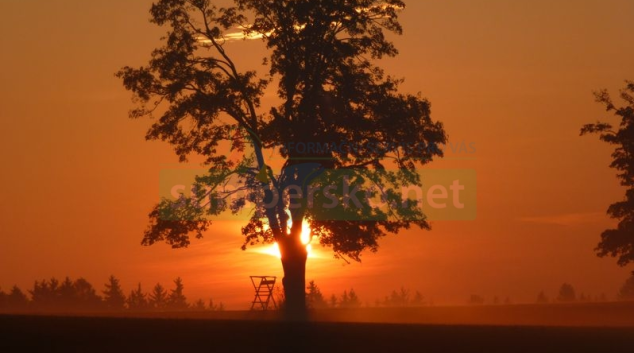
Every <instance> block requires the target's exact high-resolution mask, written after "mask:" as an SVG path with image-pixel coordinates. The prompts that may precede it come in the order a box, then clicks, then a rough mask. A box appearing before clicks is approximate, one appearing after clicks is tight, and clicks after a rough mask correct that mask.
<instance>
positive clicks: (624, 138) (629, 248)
mask: <svg viewBox="0 0 634 353" xmlns="http://www.w3.org/2000/svg"><path fill="white" fill-rule="evenodd" d="M620 96H621V98H622V99H623V100H624V101H625V103H626V104H625V105H624V106H622V107H617V106H616V105H615V104H614V102H613V101H612V98H611V97H610V94H609V93H608V91H607V90H602V91H599V92H596V93H595V97H596V100H597V102H599V103H601V104H603V105H605V107H606V110H607V111H608V112H611V113H613V114H614V115H616V116H617V119H618V120H617V122H616V124H615V125H616V126H618V129H617V128H615V127H613V124H611V123H605V122H597V123H595V124H588V125H585V126H584V127H583V129H582V130H581V135H585V134H589V133H595V134H599V138H600V139H601V140H602V141H604V142H607V143H609V144H611V145H614V146H615V150H614V153H612V163H611V164H610V167H611V168H614V169H616V170H617V171H618V174H617V175H618V178H619V179H620V180H621V185H623V186H625V187H626V188H627V190H626V192H625V198H624V200H622V201H619V202H616V203H614V204H612V205H611V206H610V207H609V208H608V215H609V216H610V217H612V218H614V219H616V220H618V221H619V223H618V225H617V227H616V228H615V229H608V230H605V231H604V232H603V233H602V234H601V242H600V243H599V245H598V246H597V248H596V251H597V254H598V255H599V256H601V257H604V256H608V255H609V256H612V257H617V258H618V264H619V265H620V266H625V265H627V264H629V263H631V262H634V82H633V81H626V86H625V88H624V89H622V90H621V95H620Z"/></svg>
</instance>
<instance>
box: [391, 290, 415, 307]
mask: <svg viewBox="0 0 634 353" xmlns="http://www.w3.org/2000/svg"><path fill="white" fill-rule="evenodd" d="M409 301H410V290H409V289H407V288H405V287H401V288H400V289H399V290H398V291H396V290H393V291H392V293H391V294H390V296H389V298H388V297H386V300H385V305H386V306H401V307H404V306H408V305H409Z"/></svg>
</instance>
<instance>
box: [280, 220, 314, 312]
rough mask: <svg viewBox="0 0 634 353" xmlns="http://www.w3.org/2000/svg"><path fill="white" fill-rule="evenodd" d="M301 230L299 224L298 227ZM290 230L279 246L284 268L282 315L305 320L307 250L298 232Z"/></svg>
mask: <svg viewBox="0 0 634 353" xmlns="http://www.w3.org/2000/svg"><path fill="white" fill-rule="evenodd" d="M298 228H299V231H300V232H301V226H300V227H298ZM295 232H296V230H295V229H293V230H292V231H291V237H289V238H288V239H287V241H284V242H283V243H282V244H279V246H280V253H281V255H282V267H283V269H284V279H282V284H283V285H284V297H285V303H284V315H285V317H286V318H287V319H289V320H302V321H303V320H306V319H307V318H308V310H307V307H306V291H305V288H306V259H307V258H308V252H307V251H306V246H305V245H304V244H302V242H301V240H300V236H299V233H298V234H297V235H296V236H295V234H293V233H295Z"/></svg>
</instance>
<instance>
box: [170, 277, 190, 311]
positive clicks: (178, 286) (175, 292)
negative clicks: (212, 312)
mask: <svg viewBox="0 0 634 353" xmlns="http://www.w3.org/2000/svg"><path fill="white" fill-rule="evenodd" d="M174 286H175V287H174V289H172V290H171V292H170V295H169V297H168V298H167V307H168V308H169V309H170V310H185V309H187V308H188V307H189V305H188V304H187V297H185V294H184V293H183V290H184V289H185V286H184V285H183V280H182V279H181V278H180V277H178V278H176V279H175V280H174Z"/></svg>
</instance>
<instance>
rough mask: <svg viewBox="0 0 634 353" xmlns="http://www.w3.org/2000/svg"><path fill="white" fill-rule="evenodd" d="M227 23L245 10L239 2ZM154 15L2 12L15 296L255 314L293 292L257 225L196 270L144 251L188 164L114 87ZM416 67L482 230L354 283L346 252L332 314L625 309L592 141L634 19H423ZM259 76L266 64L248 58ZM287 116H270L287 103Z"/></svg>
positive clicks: (6, 283) (399, 69)
mask: <svg viewBox="0 0 634 353" xmlns="http://www.w3.org/2000/svg"><path fill="white" fill-rule="evenodd" d="M223 3H226V1H223ZM150 4H151V1H149V0H135V1H129V0H110V1H90V2H87V1H80V0H46V1H44V0H31V1H22V0H3V1H1V2H0V19H1V21H0V48H1V50H0V82H1V83H2V84H1V85H0V119H2V120H1V121H2V127H1V128H0V156H1V161H2V173H0V185H2V186H3V190H2V203H0V244H1V245H0V286H1V287H2V288H4V289H7V287H10V286H12V285H13V284H17V285H19V286H21V287H22V288H23V289H27V288H31V286H32V282H33V280H35V279H43V278H49V277H52V276H56V277H63V276H66V275H69V276H71V277H73V278H76V277H79V276H84V277H86V278H87V279H88V280H89V281H91V282H92V283H93V284H95V285H97V286H98V287H99V288H100V289H101V288H102V283H104V282H105V281H106V279H107V277H108V276H109V275H110V274H115V275H116V276H118V277H119V278H121V280H122V283H123V285H124V289H125V290H126V291H129V290H130V289H131V287H132V286H133V285H134V284H135V283H136V282H137V281H139V280H141V281H142V282H143V284H144V286H145V288H146V289H149V288H150V286H152V285H154V284H155V283H156V282H159V281H160V282H162V283H163V284H165V285H168V286H171V280H172V279H173V278H175V277H177V276H181V277H183V279H184V283H185V286H186V293H185V294H187V295H188V296H189V297H190V299H193V300H195V299H198V298H209V297H213V298H214V299H215V300H218V301H223V302H225V303H226V304H228V306H229V308H230V309H243V308H246V307H247V306H248V302H249V301H250V300H251V296H252V293H251V291H252V289H251V288H250V282H249V279H248V276H249V275H268V274H273V275H281V266H280V264H279V261H278V259H276V258H274V257H270V256H267V255H261V254H258V253H255V252H246V253H245V252H242V251H240V249H239V247H240V245H241V239H240V236H239V229H240V225H241V224H240V223H239V222H233V223H232V222H224V223H222V224H221V223H218V224H216V225H215V226H214V227H213V228H212V230H211V231H210V232H209V234H208V235H207V237H206V239H205V240H203V241H197V242H194V243H193V246H192V247H191V248H189V249H186V250H178V251H176V250H171V249H170V248H169V247H168V246H166V245H162V244H161V245H157V246H153V247H149V248H144V247H141V246H140V241H141V236H142V232H143V230H144V229H145V227H146V224H147V213H148V212H149V211H150V209H151V207H152V205H153V204H154V203H155V202H156V201H157V198H158V188H159V178H158V176H159V172H160V171H161V170H162V169H165V168H171V167H174V166H175V165H176V163H177V158H176V157H175V156H174V155H173V153H172V152H171V149H170V147H169V146H167V145H165V144H162V143H158V142H146V141H145V140H144V133H145V129H146V128H147V127H148V125H149V121H147V120H139V121H132V120H129V119H127V111H128V109H130V108H131V107H132V103H131V101H130V94H129V93H128V92H126V91H125V90H124V89H123V88H122V85H121V83H120V82H119V81H118V80H117V79H116V78H115V77H114V72H116V71H117V70H118V69H119V68H120V67H121V66H123V65H133V66H136V65H141V64H144V63H145V62H146V61H147V59H148V58H149V53H150V51H151V50H152V49H153V48H155V47H156V46H157V44H158V38H159V37H160V35H161V34H163V32H164V31H163V30H162V29H159V28H156V27H154V26H153V25H151V24H150V23H148V22H147V19H148V17H149V15H148V9H149V6H150ZM407 4H408V8H407V9H406V10H405V11H404V12H403V13H402V23H403V25H404V29H405V34H404V35H403V36H402V37H399V38H396V44H397V45H398V47H399V49H400V51H401V55H400V56H398V57H397V58H395V59H389V60H386V61H385V62H384V63H383V64H382V66H384V67H385V68H386V69H387V70H388V72H390V73H391V74H393V75H395V76H403V77H405V78H406V79H407V81H406V83H405V84H404V85H403V87H402V89H403V91H406V92H411V93H415V92H417V91H422V92H423V95H424V96H426V97H427V98H429V99H430V100H431V102H432V109H433V117H434V118H435V119H437V120H441V121H442V122H444V123H445V126H446V129H447V132H448V134H449V137H450V140H451V142H453V143H461V142H463V141H464V142H466V143H475V146H476V152H475V153H473V154H464V153H457V154H454V153H449V154H448V156H447V158H446V159H444V160H440V161H437V162H434V163H433V164H432V165H431V167H433V168H440V169H442V168H464V169H474V170H476V173H477V178H478V215H477V220H476V221H462V222H457V221H451V222H450V221H444V222H434V223H433V227H434V229H433V231H431V232H424V233H421V232H416V231H411V232H404V233H402V234H400V235H398V236H394V237H391V238H386V239H385V240H384V241H383V242H382V243H381V249H380V251H379V252H378V253H377V254H367V255H365V256H364V261H363V263H361V264H352V265H344V264H343V263H342V262H340V261H337V260H334V259H332V256H331V254H329V253H328V252H326V251H319V250H318V251H317V252H316V255H317V256H318V258H313V259H310V260H309V264H308V274H307V277H308V278H309V279H315V280H316V281H317V283H318V285H319V286H320V287H322V290H323V291H324V292H325V293H326V294H331V293H333V292H336V293H337V294H340V293H341V292H342V291H343V290H344V289H346V288H350V287H354V288H355V290H356V291H357V293H358V294H359V295H360V296H361V299H362V300H364V301H368V302H370V303H374V300H375V299H376V298H379V297H382V296H384V295H387V294H388V292H389V291H391V290H392V289H396V288H398V287H400V286H405V287H409V288H411V289H412V290H416V289H417V290H419V291H421V292H422V293H423V294H424V295H425V296H426V297H428V298H432V299H433V301H434V302H435V303H436V304H461V303H464V302H465V300H466V298H467V297H468V296H469V295H470V294H472V293H473V294H481V295H483V296H485V297H486V298H487V299H489V300H490V298H491V297H492V296H494V295H497V296H499V297H501V298H504V297H506V296H510V297H511V298H512V299H513V300H514V301H515V302H532V301H534V299H535V297H536V295H537V293H538V292H539V291H540V290H544V291H546V293H547V294H549V295H550V296H551V297H553V296H555V294H556V291H557V289H558V287H559V285H561V283H563V282H565V281H567V282H570V283H572V284H573V285H574V286H575V287H576V288H577V290H578V291H579V292H585V293H586V294H588V293H589V294H592V295H598V294H601V293H606V294H607V295H608V296H612V297H613V296H614V294H615V293H616V292H617V290H618V288H619V286H620V285H621V283H622V282H623V281H624V279H625V278H626V277H627V273H628V271H631V270H632V268H631V267H630V268H626V269H621V268H619V267H617V265H616V263H615V261H614V260H613V259H599V258H597V257H596V256H595V255H594V252H593V248H594V247H595V246H596V244H597V242H598V239H599V234H600V232H601V231H602V230H603V229H605V228H606V227H609V226H610V225H611V223H610V221H609V220H608V219H607V217H606V216H605V210H606V209H607V206H608V205H609V204H610V203H612V202H614V201H616V200H617V199H619V198H620V197H621V196H622V194H623V190H622V189H621V188H620V187H619V185H618V181H617V180H616V178H615V177H614V174H615V173H614V171H612V170H610V169H608V168H607V166H608V164H609V162H610V151H611V150H610V148H609V146H605V145H604V144H602V143H600V142H599V141H598V140H597V139H596V138H593V137H583V138H582V137H579V136H578V135H579V130H580V127H581V126H582V125H583V124H585V123H589V122H593V121H596V120H597V119H604V118H606V114H604V111H603V109H602V107H601V106H599V105H598V104H596V103H594V102H593V96H592V91H593V90H596V89H600V88H608V89H610V90H611V91H612V92H613V94H615V93H616V90H617V89H618V88H620V87H622V86H623V80H625V79H628V78H629V79H634V64H633V61H632V58H634V42H633V41H632V40H630V39H629V38H628V37H627V33H630V32H631V17H632V15H634V2H632V1H630V0H558V1H552V0H548V1H546V0H531V1H527V0H516V1H508V0H469V1H467V0H462V1H460V0H447V1H419V0H418V1H412V0H410V1H408V2H407ZM230 52H231V54H232V55H234V57H239V59H238V60H237V61H238V63H239V65H241V66H243V67H256V65H258V64H259V62H260V58H261V57H263V56H264V55H265V52H264V51H263V49H262V45H261V43H260V42H258V41H250V42H238V43H232V44H231V48H230ZM269 103H270V102H269Z"/></svg>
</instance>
